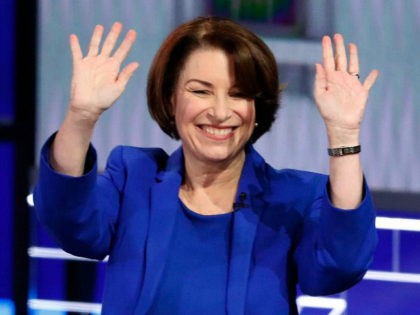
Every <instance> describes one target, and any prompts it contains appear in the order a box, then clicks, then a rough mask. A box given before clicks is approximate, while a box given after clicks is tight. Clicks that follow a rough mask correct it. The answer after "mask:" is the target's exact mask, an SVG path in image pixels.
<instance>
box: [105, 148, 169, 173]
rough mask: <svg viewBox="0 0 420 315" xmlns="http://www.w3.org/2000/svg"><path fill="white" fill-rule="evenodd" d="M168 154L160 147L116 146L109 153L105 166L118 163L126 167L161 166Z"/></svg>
mask: <svg viewBox="0 0 420 315" xmlns="http://www.w3.org/2000/svg"><path fill="white" fill-rule="evenodd" d="M167 159H168V154H167V153H166V152H165V151H164V150H163V149H161V148H141V147H133V146H117V147H115V148H114V149H113V150H112V151H111V154H110V155H109V158H108V161H107V166H109V165H110V164H113V163H120V164H123V165H124V166H126V167H130V166H136V165H137V166H143V167H151V166H155V167H157V168H162V167H164V165H165V164H166V161H167Z"/></svg>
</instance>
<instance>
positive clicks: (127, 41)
mask: <svg viewBox="0 0 420 315" xmlns="http://www.w3.org/2000/svg"><path fill="white" fill-rule="evenodd" d="M136 36H137V33H136V31H135V30H129V31H128V32H127V35H126V36H125V38H124V40H123V41H122V43H121V45H120V47H118V49H117V51H116V52H115V54H114V57H115V58H116V59H117V60H118V61H119V62H123V60H124V59H125V58H126V57H127V55H128V53H129V52H130V50H131V47H132V46H133V43H134V41H135V40H136Z"/></svg>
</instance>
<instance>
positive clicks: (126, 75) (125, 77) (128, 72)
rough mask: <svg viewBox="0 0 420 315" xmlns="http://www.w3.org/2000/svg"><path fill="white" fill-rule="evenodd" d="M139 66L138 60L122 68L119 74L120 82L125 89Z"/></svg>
mask: <svg viewBox="0 0 420 315" xmlns="http://www.w3.org/2000/svg"><path fill="white" fill-rule="evenodd" d="M138 67H139V63H138V62H132V63H130V64H128V65H127V66H125V67H124V69H122V70H121V72H120V74H119V75H118V80H117V82H118V84H119V85H120V86H121V89H124V88H125V86H126V85H127V83H128V81H129V80H130V78H131V77H132V76H133V74H134V72H135V71H136V70H137V68H138Z"/></svg>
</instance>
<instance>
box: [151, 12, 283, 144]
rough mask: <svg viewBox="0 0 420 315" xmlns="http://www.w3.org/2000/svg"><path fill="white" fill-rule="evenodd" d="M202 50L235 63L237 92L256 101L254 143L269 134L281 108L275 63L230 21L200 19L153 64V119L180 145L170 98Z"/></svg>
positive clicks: (176, 35) (180, 31) (176, 34)
mask: <svg viewBox="0 0 420 315" xmlns="http://www.w3.org/2000/svg"><path fill="white" fill-rule="evenodd" d="M202 47H211V48H219V49H222V50H223V51H224V52H225V53H226V54H227V55H228V56H229V57H230V58H232V61H233V64H234V73H235V82H236V85H237V87H238V88H239V90H240V91H241V93H242V94H243V95H244V96H245V97H249V98H251V99H254V101H255V112H256V122H257V123H258V127H257V128H255V129H254V132H253V134H252V135H251V139H250V140H251V142H255V141H256V140H257V139H258V138H259V137H260V136H261V135H263V134H264V133H265V132H267V131H268V130H269V129H270V128H271V125H272V124H273V122H274V120H275V116H276V112H277V109H278V108H279V95H280V88H279V79H278V71H277V63H276V60H275V58H274V56H273V54H272V52H271V51H270V49H269V48H268V47H267V45H266V44H265V43H264V42H263V41H262V40H261V39H260V38H259V37H258V36H256V35H255V34H254V33H252V32H251V31H249V30H248V29H246V28H245V27H243V26H241V25H239V24H238V23H236V22H233V21H231V20H228V19H223V18H217V17H199V18H196V19H194V20H191V21H189V22H186V23H184V24H182V25H180V26H179V27H177V28H176V29H175V30H174V31H173V32H172V33H171V34H170V35H169V36H168V37H167V38H166V40H165V41H164V42H163V44H162V46H161V47H160V49H159V50H158V52H157V54H156V56H155V58H154V61H153V63H152V66H151V68H150V72H149V77H148V82H147V101H148V107H149V112H150V114H151V116H152V118H153V119H154V120H156V122H157V123H158V124H159V126H160V128H161V129H162V130H163V131H164V132H165V133H166V134H168V135H169V136H170V137H172V138H174V139H179V135H178V132H177V129H176V126H175V123H174V118H173V115H172V106H171V98H172V95H173V93H174V92H175V89H176V85H177V82H178V78H179V74H180V72H181V70H182V69H183V67H184V64H185V61H186V60H187V58H188V56H189V55H190V54H191V53H192V52H193V51H195V50H196V49H198V48H202Z"/></svg>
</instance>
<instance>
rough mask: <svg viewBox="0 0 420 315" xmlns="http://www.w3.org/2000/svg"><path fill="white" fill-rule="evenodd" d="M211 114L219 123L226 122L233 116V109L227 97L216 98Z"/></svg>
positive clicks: (210, 110)
mask: <svg viewBox="0 0 420 315" xmlns="http://www.w3.org/2000/svg"><path fill="white" fill-rule="evenodd" d="M208 113H209V116H210V117H211V118H212V119H213V120H215V122H217V123H221V122H224V121H226V120H228V119H229V118H230V117H231V116H232V110H231V108H230V105H229V101H228V99H227V98H226V97H217V98H215V100H214V102H213V104H212V106H211V107H210V109H209V112H208Z"/></svg>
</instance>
